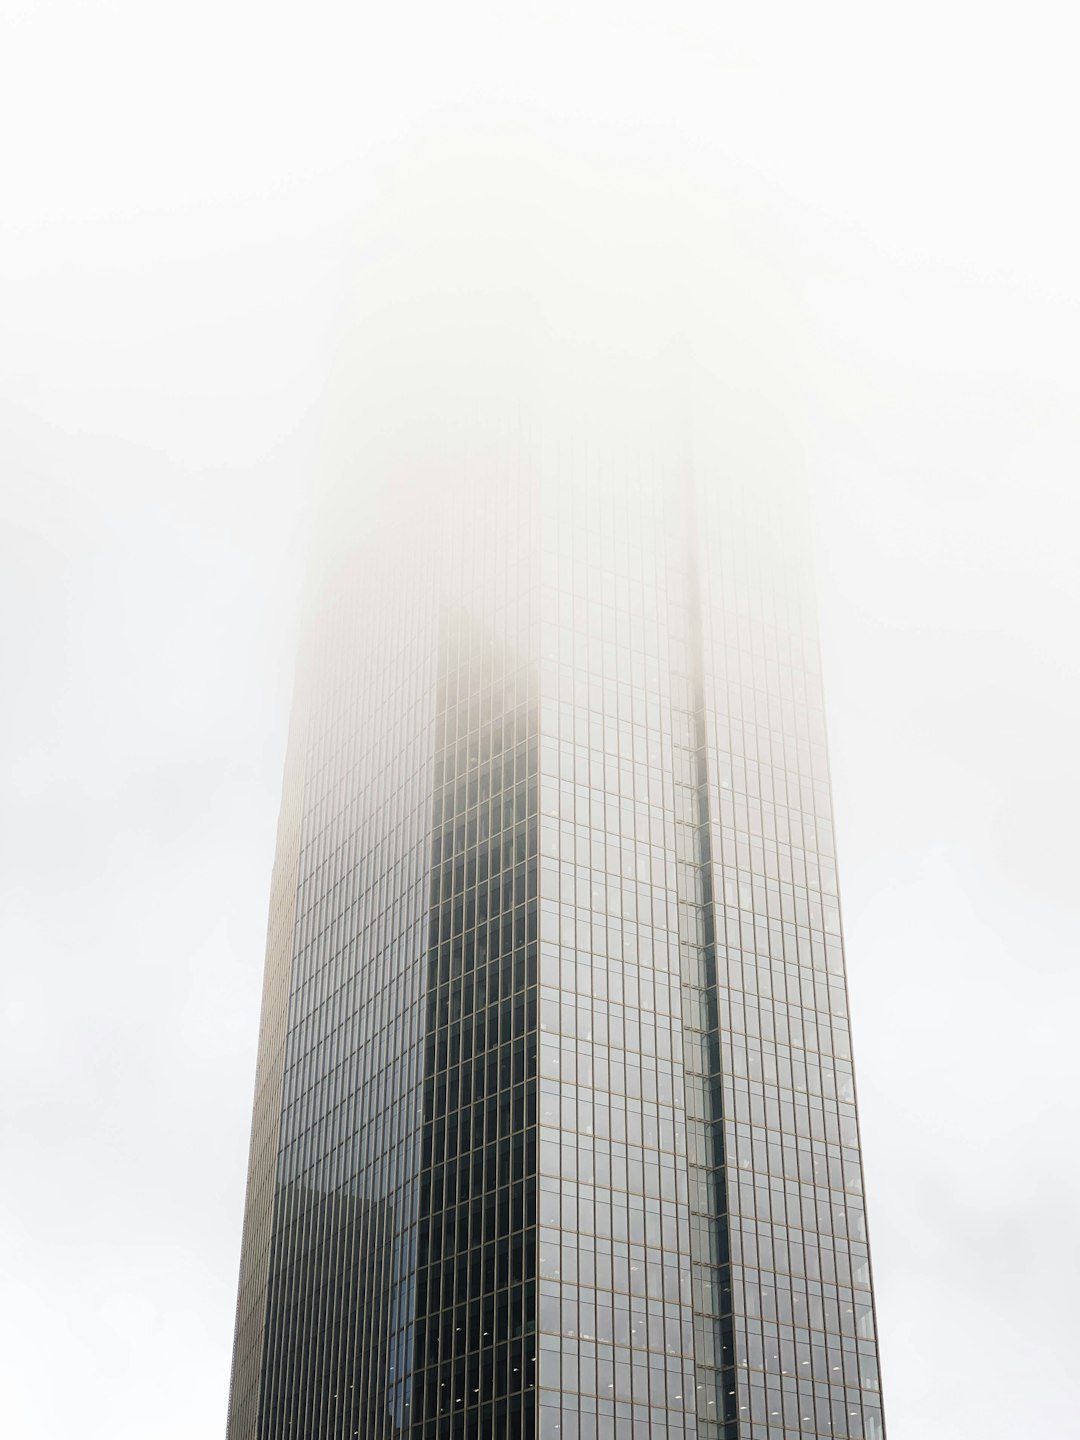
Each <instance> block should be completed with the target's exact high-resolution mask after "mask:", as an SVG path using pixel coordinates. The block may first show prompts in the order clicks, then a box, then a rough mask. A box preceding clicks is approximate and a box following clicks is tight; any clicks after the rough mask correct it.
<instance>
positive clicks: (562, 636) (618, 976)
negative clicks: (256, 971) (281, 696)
mask: <svg viewBox="0 0 1080 1440" xmlns="http://www.w3.org/2000/svg"><path fill="white" fill-rule="evenodd" d="M619 421H620V423H619V424H618V425H617V426H616V425H612V426H610V427H604V426H600V427H597V426H596V425H595V424H590V423H586V422H582V423H581V424H580V425H578V426H577V427H576V428H575V427H574V426H572V425H570V426H562V427H560V439H559V442H558V444H557V445H556V444H548V443H545V441H544V440H543V438H538V435H537V434H536V433H534V432H532V431H531V430H530V429H529V427H528V426H527V425H524V424H521V425H517V426H515V425H508V426H506V427H505V428H504V429H503V430H502V431H500V432H499V433H489V434H485V436H484V438H483V441H482V442H481V443H477V442H476V440H475V437H466V438H464V439H463V438H462V436H461V435H460V434H456V435H454V436H451V437H449V438H448V437H447V436H445V435H441V436H440V435H439V434H437V433H431V434H427V435H425V436H424V438H423V441H422V442H419V449H418V448H417V446H416V444H414V442H412V441H410V442H408V444H407V445H406V446H405V448H404V449H403V448H402V443H401V442H400V440H396V441H395V442H394V445H393V446H391V447H390V448H388V449H384V451H383V453H381V455H379V457H378V460H377V464H378V466H380V467H382V470H383V471H384V473H385V474H386V475H387V477H388V479H387V483H386V484H385V485H384V486H383V487H382V488H379V487H374V488H373V489H372V490H370V491H369V492H367V493H366V495H365V498H364V501H363V504H362V506H361V507H360V508H361V516H360V519H359V521H357V519H356V517H355V515H354V516H353V518H352V519H350V521H349V522H348V523H344V522H342V523H339V524H335V545H334V546H333V547H331V548H332V550H333V556H332V558H330V559H328V560H327V561H326V563H325V566H324V567H323V572H324V576H325V583H324V584H323V585H322V586H321V588H320V591H319V595H318V599H317V601H316V603H315V604H314V605H313V608H312V612H311V616H310V620H309V623H308V627H307V633H306V638H305V641H304V644H303V654H302V658H301V668H300V682H299V685H298V699H297V706H296V713H295V716H294V724H293V733H292V737H291V742H290V750H289V758H288V766H287V775H286V781H285V790H284V800H283V806H282V815H281V823H280V833H279V844H278V857H277V864H276V869H275V876H274V883H273V893H272V903H271V919H270V928H269V939H268V950H267V963H266V980H265V991H264V998H263V1018H262V1030H261V1037H260V1051H259V1064H258V1077H257V1093H256V1100H255V1115H254V1124H253V1131H252V1148H251V1162H250V1176H249V1188H248V1197H247V1209H246V1215H245V1228H244V1242H243V1255H242V1262H241V1277H240V1290H239V1301H238V1309H237V1328H236V1343H235V1353H234V1362H233V1381H232V1390H231V1396H230V1414H229V1429H228V1436H229V1440H316V1437H318V1440H345V1437H353V1440H356V1437H360V1440H391V1437H393V1440H488V1437H493V1440H526V1437H527V1440H535V1437H540V1440H637V1437H646V1436H647V1437H650V1440H659V1437H664V1440H812V1437H814V1440H824V1437H835V1440H882V1437H883V1434H884V1430H883V1421H882V1410H881V1400H880V1385H879V1379H878V1367H877V1353H876V1339H875V1322H874V1306H873V1296H872V1292H871V1282H870V1261H869V1251H868V1246H867V1234H866V1221H865V1207H864V1198H863V1183H862V1175H861V1167H860V1153H859V1136H858V1125H857V1117H856V1108H855V1094H854V1081H853V1072H852V1060H851V1044H850V1035H849V1026H848V1008H847V995H846V988H845V973H844V956H843V944H842V938H841V929H840V915H839V904H838V898H837V878H836V860H835V850H834V843H833V828H832V817H831V809H830V794H829V778H828V762H827V755H826V740H825V727H824V714H823V708H822V696H821V683H820V672H819V663H818V645H817V638H816V630H815V621H814V615H813V594H812V590H813V587H812V580H811V576H810V569H809V560H808V554H807V550H808V545H807V535H808V527H807V522H806V518H805V515H804V513H803V507H802V505H801V502H800V501H799V498H798V496H797V494H796V492H795V491H794V490H792V489H791V488H789V487H788V486H786V485H784V484H778V483H776V482H775V481H774V480H771V479H766V478H764V477H763V476H761V475H749V476H748V475H745V474H744V475H743V476H742V477H741V478H739V479H732V478H730V475H731V467H730V465H728V464H727V463H726V462H725V457H724V456H723V455H718V454H716V453H714V452H713V451H711V450H710V448H709V446H708V445H705V444H701V443H688V444H686V445H684V446H682V447H677V449H678V450H679V453H677V454H676V455H674V456H672V455H671V454H665V453H664V450H663V447H661V446H658V445H657V444H656V443H655V439H654V438H653V436H654V434H655V431H654V432H653V435H645V434H644V433H637V432H636V431H635V427H634V424H633V422H632V421H628V420H627V418H626V415H625V412H624V413H623V414H622V415H620V417H619ZM598 430H599V433H600V434H601V435H602V436H603V439H602V441H601V442H600V443H598V442H597V438H596V437H597V433H598ZM410 446H411V447H412V448H409V447H410ZM419 475H423V477H424V479H423V480H422V481H421V480H419V479H418V478H417V477H418V476H419ZM433 475H434V476H435V483H432V476H433ZM462 476H467V477H468V479H467V482H466V481H465V480H463V479H462ZM343 537H347V538H343Z"/></svg>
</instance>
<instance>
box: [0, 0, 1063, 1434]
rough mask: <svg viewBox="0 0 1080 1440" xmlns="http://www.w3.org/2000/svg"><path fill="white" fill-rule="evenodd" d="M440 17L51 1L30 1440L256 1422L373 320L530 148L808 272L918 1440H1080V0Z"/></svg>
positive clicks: (900, 1421) (25, 67) (29, 987)
mask: <svg viewBox="0 0 1080 1440" xmlns="http://www.w3.org/2000/svg"><path fill="white" fill-rule="evenodd" d="M388 9H389V7H379V8H378V9H376V7H364V6H360V5H352V6H349V7H345V6H330V5H324V4H320V3H314V4H308V5H305V6H299V5H297V6H292V7H288V8H286V7H283V6H280V5H265V4H263V5H258V6H256V5H255V4H253V3H248V0H215V3H214V4H210V3H207V0H196V3H191V4H188V5H185V6H183V7H173V8H171V9H167V8H165V7H162V6H160V5H146V4H135V3H133V0H98V3H95V4H93V5H89V4H81V3H76V0H60V3H54V4H47V3H41V4H35V3H33V0H22V3H20V0H0V17H2V28H0V500H2V517H0V518H2V522H3V523H2V530H0V658H2V661H3V668H2V672H0V673H2V676H3V681H4V686H3V696H4V703H3V705H2V707H0V757H2V762H3V763H2V766H0V786H2V790H0V902H2V910H0V956H2V965H3V976H2V980H3V993H2V1024H3V1034H2V1036H0V1046H2V1049H0V1111H2V1126H3V1132H2V1136H0V1142H2V1154H3V1161H4V1172H5V1173H4V1182H3V1185H2V1187H0V1247H2V1251H0V1274H2V1276H3V1287H2V1293H3V1297H4V1303H3V1305H2V1306H0V1342H2V1343H0V1394H2V1395H3V1397H4V1398H3V1407H4V1421H3V1424H4V1430H5V1434H10V1435H11V1436H13V1437H17V1440H60V1437H67V1436H70V1435H72V1434H78V1435H79V1436H80V1437H82V1440H204V1437H205V1440H217V1437H220V1436H222V1435H223V1433H224V1418H225V1398H226V1391H227V1384H228V1370H229V1350H230V1344H231V1332H232V1320H233V1302H234V1286H235V1277H236V1270H237V1265H238V1256H239V1237H240V1221H241V1212H242V1204H243V1184H244V1174H245V1167H246V1146H247V1135H248V1125H249V1119H250V1102H251V1085H252V1077H253V1068H254V1051H255V1041H256V1028H257V1005H258V991H259V984H260V975H261V966H262V945H263V933H264V925H265V907H266V900H267V894H268V889H269V878H270V865H271V859H272V853H273V843H274V825H275V819H276V813H277V803H278V791H279V785H280V775H281V765H282V753H283V746H284V735H285V726H286V720H287V712H288V703H289V688H290V683H291V679H290V670H291V663H292V645H293V641H294V638H295V622H296V608H297V601H298V595H299V587H300V577H301V572H302V566H303V551H304V532H305V524H306V520H305V498H304V497H305V492H306V487H307V485H308V484H309V482H310V480H311V478H312V475H313V474H314V473H316V472H317V468H318V465H319V463H320V456H321V450H320V442H319V437H318V426H317V423H316V416H317V413H318V409H319V405H320V399H321V397H322V395H323V394H324V391H325V388H326V385H327V383H328V376H329V374H330V372H331V369H332V365H333V346H332V338H333V334H334V328H335V324H336V309H335V301H336V298H337V297H339V295H340V285H341V276H342V274H343V265H344V266H345V268H346V269H347V265H348V258H349V257H348V246H349V243H350V241H349V237H350V235H352V234H353V233H354V232H353V231H352V229H351V225H352V218H353V217H354V215H355V212H356V209H357V207H358V206H359V205H361V204H365V203H367V201H368V199H369V198H370V197H369V196H368V195H367V189H369V188H370V187H372V186H373V185H374V184H375V178H374V177H377V176H382V177H384V178H385V177H386V176H387V175H388V174H389V175H392V174H393V173H394V167H395V165H396V164H397V159H396V157H397V156H398V155H399V154H400V153H401V151H402V149H403V148H407V147H408V144H409V143H410V137H411V136H412V135H413V134H414V133H416V132H422V133H424V134H426V135H429V136H430V135H432V134H437V133H438V132H439V131H440V130H441V129H444V128H445V129H447V130H454V129H460V128H461V127H463V126H464V127H465V128H468V127H469V126H476V125H481V126H483V127H485V128H486V130H487V131H488V132H502V131H505V132H507V133H513V134H516V135H519V136H521V137H524V140H526V141H527V140H529V139H530V138H531V137H541V139H542V140H543V143H544V144H548V145H552V146H554V147H556V148H558V149H560V150H561V151H562V152H563V153H564V154H570V155H573V154H575V153H576V152H577V151H578V150H580V151H582V152H586V151H587V152H589V153H591V154H593V155H596V154H600V155H605V154H606V155H607V156H608V157H609V158H608V163H610V164H612V165H614V166H616V167H617V168H618V167H623V168H624V169H626V170H628V172H630V173H632V172H633V171H634V169H635V167H642V168H647V169H648V170H649V171H650V173H652V174H654V175H655V174H656V173H657V172H660V173H663V171H664V167H665V164H666V163H667V161H668V158H669V157H670V158H671V164H672V165H674V164H675V163H676V159H675V157H685V156H686V155H687V154H692V155H693V157H694V162H693V163H694V167H695V173H696V174H697V175H698V177H699V179H700V178H701V177H705V180H706V181H707V182H709V183H712V184H713V185H714V186H715V187H716V190H717V192H718V193H719V194H721V195H722V196H723V197H724V203H725V205H727V206H728V207H729V209H730V211H731V213H732V214H733V215H735V216H736V217H737V220H738V224H739V227H740V230H741V233H742V242H741V243H742V244H743V245H744V246H747V245H749V246H750V247H751V248H753V246H754V244H755V243H758V244H759V245H760V249H761V252H762V254H763V255H764V256H766V257H767V262H768V266H769V268H770V271H771V272H772V273H774V274H776V275H778V276H781V277H782V279H783V285H784V288H785V293H786V295H787V296H788V302H787V303H790V304H791V305H792V306H793V314H794V315H795V317H796V319H795V321H793V324H794V325H795V326H796V328H797V330H798V333H799V335H800V337H802V339H801V341H800V343H801V344H803V345H804V351H803V358H804V361H806V363H805V364H804V368H803V371H802V389H801V390H800V402H799V403H800V415H801V420H800V426H801V433H802V434H803V437H804V443H805V448H806V453H807V463H808V465H809V468H810V471H811V475H812V479H813V483H814V489H815V494H816V503H817V528H818V547H819V568H820V585H821V598H822V629H823V646H824V650H825V659H826V680H827V690H828V697H829V714H830V726H831V734H832V752H833V753H832V760H833V774H834V785H835V792H836V808H837V814H838V834H839V842H840V864H841V885H842V891H843V897H844V903H845V920H846V930H847V941H848V951H849V967H850V979H851V988H852V993H853V1016H854V1027H855V1045H856V1059H857V1065H858V1075H859V1083H860V1098H861V1105H862V1123H863V1131H864V1145H865V1156H866V1173H867V1184H868V1191H869V1206H870V1222H871V1233H872V1239H873V1242H874V1260H875V1279H876V1285H877V1292H878V1305H879V1319H880V1328H881V1346H882V1359H883V1370H884V1380H885V1399H886V1410H887V1419H888V1423H889V1434H890V1440H976V1437H977V1440H1017V1437H1027V1436H1031V1437H1039V1440H1041V1437H1048V1440H1057V1437H1062V1440H1064V1437H1066V1436H1069V1435H1073V1434H1076V1433H1077V1424H1078V1422H1077V1414H1078V1413H1080V1394H1078V1384H1077V1380H1076V1374H1077V1365H1076V1355H1077V1353H1078V1352H1080V1321H1078V1319H1077V1307H1076V1303H1075V1290H1076V1285H1077V1280H1078V1273H1077V1271H1078V1265H1077V1259H1078V1257H1077V1241H1076V1234H1075V1230H1076V1225H1075V1221H1076V1214H1077V1208H1078V1203H1080V1158H1078V1155H1077V1102H1076V1094H1077V1081H1078V1078H1080V1077H1078V1073H1077V1061H1076V1058H1075V1054H1076V1051H1077V1045H1076V1039H1075V1030H1076V1015H1077V1010H1078V1002H1080V978H1078V968H1077V947H1078V939H1077V937H1078V934H1080V900H1078V886H1077V880H1076V877H1077V873H1078V861H1080V854H1078V850H1080V847H1078V844H1077V838H1076V832H1077V826H1076V816H1077V814H1078V812H1080V759H1078V747H1077V743H1076V741H1077V735H1078V732H1080V652H1078V646H1077V639H1076V637H1077V629H1078V622H1080V575H1078V567H1077V563H1076V549H1077V525H1078V521H1080V501H1078V499H1077V486H1078V480H1080V464H1078V461H1080V433H1078V432H1080V419H1078V415H1080V407H1078V393H1080V327H1078V319H1080V267H1078V266H1077V263H1076V256H1077V255H1078V254H1080V207H1078V200H1077V185H1076V178H1075V171H1076V157H1075V150H1076V136H1077V134H1080V101H1078V93H1080V87H1078V86H1077V84H1076V79H1075V57H1076V54H1077V44H1078V41H1080V29H1078V26H1077V21H1076V19H1075V18H1074V14H1073V11H1072V9H1071V7H1068V6H1066V5H1064V4H1061V5H1056V6H1055V5H1048V4H1038V3H1037V4H1034V5H1028V6H1025V7H1023V8H1021V7H1019V6H1010V7H1005V6H996V7H995V6H987V5H975V4H972V3H963V4H961V3H950V0H937V3H935V4H928V3H914V4H907V5H905V6H902V7H901V6H893V7H888V8H886V7H882V6H873V5H866V4H862V5H857V4H854V3H851V4H838V3H823V4H820V5H816V6H812V5H794V4H785V5H780V4H762V5H757V6H748V5H742V6H738V7H735V6H723V5H708V6H707V5H687V4H670V5H667V6H663V7H661V6H655V5H653V6H647V7H646V6H642V5H637V4H629V5H628V4H623V5H619V6H615V5H600V4H584V5H580V4H579V5H569V4H565V5H564V4H549V5H534V6H530V7H524V6H519V7H515V6H507V5H503V6H495V5H491V6H480V5H475V4H466V5H452V6H444V7H435V6H431V5H427V6H421V5H408V4H405V5H399V6H397V7H396V8H395V10H394V19H393V20H392V21H391V20H388V19H387V18H386V15H385V14H384V13H383V12H384V11H386V10H388ZM679 163H682V161H681V160H680V161H679ZM584 239H585V241H586V242H587V240H588V237H587V236H585V237H584ZM729 279H730V277H729ZM807 357H809V359H808V360H807Z"/></svg>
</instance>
